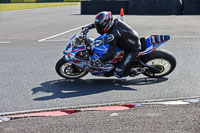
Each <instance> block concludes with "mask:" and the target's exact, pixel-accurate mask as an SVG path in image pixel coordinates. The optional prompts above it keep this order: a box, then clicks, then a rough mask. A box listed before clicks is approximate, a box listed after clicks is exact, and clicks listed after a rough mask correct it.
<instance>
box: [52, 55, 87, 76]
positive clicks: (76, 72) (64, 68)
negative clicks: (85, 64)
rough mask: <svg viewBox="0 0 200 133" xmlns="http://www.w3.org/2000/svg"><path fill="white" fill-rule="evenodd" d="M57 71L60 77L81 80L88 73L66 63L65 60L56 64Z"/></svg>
mask: <svg viewBox="0 0 200 133" xmlns="http://www.w3.org/2000/svg"><path fill="white" fill-rule="evenodd" d="M55 69H56V72H57V74H58V75H59V76H61V77H63V78H66V79H79V78H81V77H83V76H85V75H86V74H87V73H88V72H87V71H86V70H84V69H82V68H81V67H79V66H76V65H74V64H72V63H70V62H68V61H66V60H65V59H64V58H61V59H60V60H59V61H58V62H57V63H56V66H55Z"/></svg>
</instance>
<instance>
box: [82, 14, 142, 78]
mask: <svg viewBox="0 0 200 133" xmlns="http://www.w3.org/2000/svg"><path fill="white" fill-rule="evenodd" d="M92 28H96V30H97V32H98V33H99V34H101V35H103V34H105V33H106V34H108V38H107V40H106V41H107V42H108V44H109V48H108V52H107V53H106V54H105V55H103V56H102V57H100V58H99V60H95V61H93V64H99V63H105V62H106V61H108V60H111V59H113V58H114V55H115V54H116V47H119V48H121V49H123V50H124V56H123V59H122V60H121V61H120V62H119V63H118V64H117V66H116V68H115V71H114V75H115V76H116V77H118V78H121V77H124V76H126V75H129V74H131V73H132V71H134V70H131V69H128V66H129V65H130V64H131V63H132V62H133V61H134V59H135V58H136V56H137V55H138V53H139V51H140V50H141V44H140V41H139V40H140V39H139V36H138V34H137V32H136V31H135V30H133V29H132V28H131V27H130V26H129V25H127V24H126V23H124V22H123V21H121V20H119V19H115V20H113V16H112V14H111V12H109V11H103V12H100V13H98V14H97V16H96V17H95V20H94V23H92V24H90V25H88V26H86V27H83V30H84V31H86V32H88V31H89V30H90V29H92Z"/></svg>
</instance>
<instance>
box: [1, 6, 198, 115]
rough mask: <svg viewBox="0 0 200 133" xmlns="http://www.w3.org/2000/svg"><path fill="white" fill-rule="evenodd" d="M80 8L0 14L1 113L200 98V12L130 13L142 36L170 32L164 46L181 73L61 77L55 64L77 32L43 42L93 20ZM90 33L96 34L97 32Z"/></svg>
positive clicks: (132, 25) (93, 35)
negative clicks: (151, 76)
mask: <svg viewBox="0 0 200 133" xmlns="http://www.w3.org/2000/svg"><path fill="white" fill-rule="evenodd" d="M94 17H95V16H94V15H80V7H79V6H71V7H54V8H43V9H33V10H21V11H9V12H1V13H0V31H1V32H0V64H1V65H0V75H1V76H0V92H1V93H0V113H8V112H15V111H25V110H35V109H47V108H59V107H65V108H66V107H67V108H68V107H77V106H86V105H98V104H109V103H119V102H131V101H132V102H140V101H146V100H158V99H171V98H182V97H200V82H199V81H200V80H199V78H200V67H199V66H200V59H199V57H200V44H199V43H200V25H199V22H200V16H125V19H126V22H127V23H128V24H129V25H130V26H131V27H132V28H134V29H135V30H136V31H137V32H138V33H139V35H140V36H146V37H147V36H150V35H151V34H169V35H171V36H172V38H171V40H170V41H169V42H168V43H166V44H165V45H163V46H161V48H163V49H166V50H169V51H170V52H172V53H173V54H174V55H175V57H176V59H177V67H176V69H175V71H174V72H173V73H172V74H171V75H169V76H167V77H165V78H162V79H149V78H146V77H145V76H142V75H141V76H138V77H135V78H128V81H126V82H121V81H118V80H116V78H114V77H112V78H100V77H94V76H91V75H87V76H85V77H84V78H82V79H81V80H75V81H70V82H69V81H66V80H64V79H62V78H61V77H59V76H58V75H57V74H56V72H55V70H54V67H55V64H56V62H57V60H58V59H59V58H61V57H62V51H63V50H64V48H65V44H66V41H67V40H68V39H69V38H70V37H71V36H72V35H73V34H75V33H76V32H77V31H73V32H69V33H67V34H63V35H60V36H57V37H54V38H51V39H49V40H45V41H41V42H38V40H41V39H44V38H47V37H51V36H53V35H56V34H59V33H62V32H65V31H68V30H71V29H74V28H76V27H80V26H82V25H85V24H88V23H91V22H92V21H93V19H94ZM89 36H91V37H96V36H97V34H96V33H95V30H93V31H91V32H90V33H89Z"/></svg>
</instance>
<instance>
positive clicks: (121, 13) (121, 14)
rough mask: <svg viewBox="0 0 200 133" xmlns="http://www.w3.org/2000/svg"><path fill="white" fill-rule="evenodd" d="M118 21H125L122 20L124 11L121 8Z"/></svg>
mask: <svg viewBox="0 0 200 133" xmlns="http://www.w3.org/2000/svg"><path fill="white" fill-rule="evenodd" d="M119 19H120V20H121V21H125V19H124V9H123V8H121V10H120V17H119Z"/></svg>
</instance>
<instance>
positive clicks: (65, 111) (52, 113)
mask: <svg viewBox="0 0 200 133" xmlns="http://www.w3.org/2000/svg"><path fill="white" fill-rule="evenodd" d="M198 102H200V99H187V100H177V101H164V102H151V103H141V104H123V105H118V106H102V107H91V108H83V109H62V110H58V111H46V112H36V113H23V114H16V115H7V116H6V115H5V116H2V117H0V123H1V122H7V121H9V120H13V119H17V118H24V117H36V116H37V117H42V116H66V115H69V114H74V113H78V112H83V111H120V110H127V109H130V108H133V107H139V106H143V105H181V104H190V103H198Z"/></svg>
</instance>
